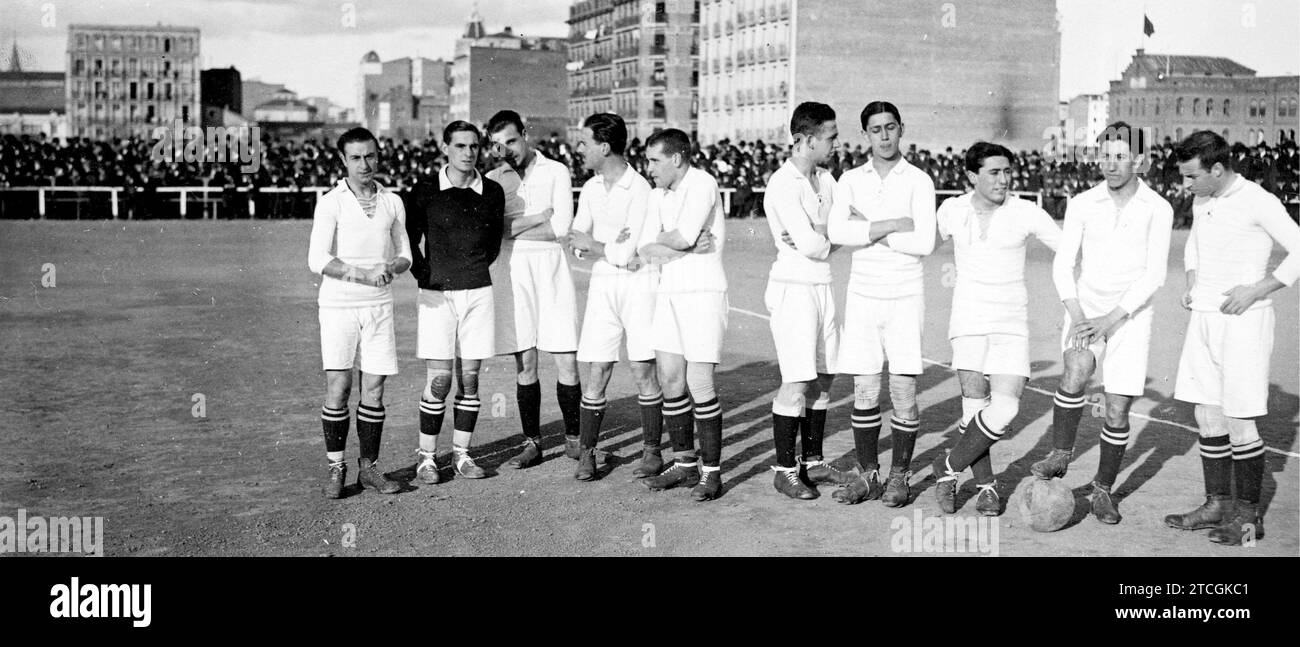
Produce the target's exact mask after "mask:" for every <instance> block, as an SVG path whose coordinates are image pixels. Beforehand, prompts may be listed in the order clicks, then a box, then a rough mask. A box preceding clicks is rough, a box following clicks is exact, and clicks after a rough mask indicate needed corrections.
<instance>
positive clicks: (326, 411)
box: [320, 407, 351, 452]
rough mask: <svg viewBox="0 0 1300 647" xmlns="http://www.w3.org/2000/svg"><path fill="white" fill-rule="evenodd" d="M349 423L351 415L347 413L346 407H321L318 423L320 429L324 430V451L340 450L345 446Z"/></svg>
mask: <svg viewBox="0 0 1300 647" xmlns="http://www.w3.org/2000/svg"><path fill="white" fill-rule="evenodd" d="M350 423H351V417H350V416H349V415H348V409H347V407H343V408H342V409H331V408H329V407H321V410H320V424H321V429H322V431H324V432H325V451H327V452H341V451H343V448H344V447H347V444H348V427H349V426H350Z"/></svg>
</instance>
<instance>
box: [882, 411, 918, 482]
mask: <svg viewBox="0 0 1300 647" xmlns="http://www.w3.org/2000/svg"><path fill="white" fill-rule="evenodd" d="M920 429H921V421H920V420H904V419H902V418H899V417H898V416H890V417H889V435H890V437H891V438H892V439H893V444H894V455H893V460H891V461H890V467H896V468H899V469H902V470H907V469H910V468H911V466H912V452H913V450H915V449H916V434H917V432H918V431H920Z"/></svg>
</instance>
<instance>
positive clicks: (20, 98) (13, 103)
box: [0, 41, 68, 139]
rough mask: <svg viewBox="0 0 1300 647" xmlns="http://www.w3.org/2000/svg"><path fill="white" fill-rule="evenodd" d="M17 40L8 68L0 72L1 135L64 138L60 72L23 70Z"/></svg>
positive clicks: (22, 56)
mask: <svg viewBox="0 0 1300 647" xmlns="http://www.w3.org/2000/svg"><path fill="white" fill-rule="evenodd" d="M24 58H25V56H24V55H23V53H20V52H19V49H18V43H17V41H15V42H14V46H13V53H12V54H10V56H9V71H7V72H0V135H30V136H40V135H44V136H46V137H57V138H59V139H63V138H64V137H67V136H68V135H67V130H68V121H67V117H66V115H65V114H64V112H63V110H64V89H63V87H64V81H65V79H64V74H63V72H33V71H28V70H23V59H24Z"/></svg>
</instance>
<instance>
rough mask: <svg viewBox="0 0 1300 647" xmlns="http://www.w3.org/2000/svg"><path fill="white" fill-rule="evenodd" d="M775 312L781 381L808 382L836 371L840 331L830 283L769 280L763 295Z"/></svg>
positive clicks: (775, 336)
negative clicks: (808, 283) (818, 283)
mask: <svg viewBox="0 0 1300 647" xmlns="http://www.w3.org/2000/svg"><path fill="white" fill-rule="evenodd" d="M763 301H764V303H765V304H766V305H767V311H768V313H770V314H771V315H772V319H771V321H770V323H771V327H772V341H774V342H776V362H777V365H778V366H780V367H781V381H782V382H786V383H789V382H807V381H808V380H815V379H817V375H818V374H823V375H827V374H834V373H835V361H836V354H837V353H838V352H839V345H840V333H839V322H838V321H837V319H836V317H837V313H836V312H835V297H834V295H833V294H832V293H831V286H829V285H804V284H799V283H785V282H782V281H768V283H767V292H766V293H765V294H764V295H763Z"/></svg>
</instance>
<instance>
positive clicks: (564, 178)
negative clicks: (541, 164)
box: [551, 162, 573, 239]
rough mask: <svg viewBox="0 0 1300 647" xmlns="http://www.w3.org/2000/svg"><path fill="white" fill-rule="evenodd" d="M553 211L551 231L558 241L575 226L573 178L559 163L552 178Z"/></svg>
mask: <svg viewBox="0 0 1300 647" xmlns="http://www.w3.org/2000/svg"><path fill="white" fill-rule="evenodd" d="M551 209H553V210H554V211H553V212H552V213H551V231H553V232H554V233H555V237H556V238H557V239H559V238H564V237H565V236H568V235H569V227H571V226H573V176H572V175H570V174H569V168H568V167H567V166H564V165H563V164H561V163H559V162H556V166H555V171H554V174H553V176H552V178H551Z"/></svg>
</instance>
